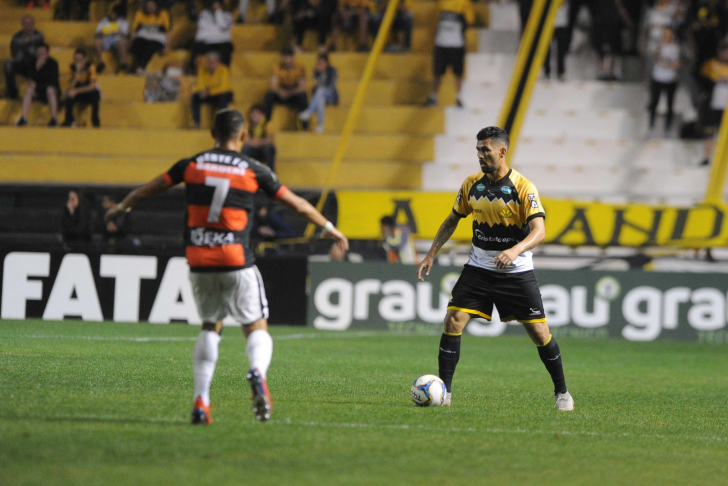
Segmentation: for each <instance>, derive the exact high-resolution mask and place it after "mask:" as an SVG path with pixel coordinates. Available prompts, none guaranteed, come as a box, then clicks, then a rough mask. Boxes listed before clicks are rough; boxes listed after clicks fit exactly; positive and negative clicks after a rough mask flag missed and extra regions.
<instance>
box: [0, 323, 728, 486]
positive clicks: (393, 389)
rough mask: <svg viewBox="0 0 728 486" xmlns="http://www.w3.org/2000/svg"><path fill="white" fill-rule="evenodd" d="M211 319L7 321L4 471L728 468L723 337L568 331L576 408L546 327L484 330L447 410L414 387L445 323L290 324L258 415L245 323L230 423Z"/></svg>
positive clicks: (114, 474) (666, 472)
mask: <svg viewBox="0 0 728 486" xmlns="http://www.w3.org/2000/svg"><path fill="white" fill-rule="evenodd" d="M197 333H198V331H197V328H196V327H192V326H185V325H170V326H153V325H148V324H111V323H102V324H90V323H81V322H63V323H57V322H39V321H2V322H0V393H1V395H0V396H1V397H2V409H1V411H0V484H3V485H18V484H43V485H53V484H64V485H65V484H84V485H89V484H103V485H115V484H119V485H135V486H136V485H142V484H175V485H177V484H194V485H204V484H211V485H224V484H275V485H288V484H298V485H300V484H315V485H319V484H320V485H329V484H335V485H348V484H378V485H382V484H384V485H389V484H408V485H412V484H415V485H417V484H438V485H469V484H498V485H503V484H529V485H533V484H568V485H575V484H585V485H590V486H593V485H599V484H727V483H728V460H727V459H728V418H727V417H728V407H727V405H728V348H726V347H724V346H723V347H721V346H719V345H698V344H692V343H676V342H657V343H628V342H624V341H588V340H570V339H563V340H561V342H560V345H561V350H562V352H563V356H564V362H565V369H566V378H567V383H568V385H569V390H570V391H571V393H572V394H573V395H574V397H575V399H576V410H575V411H574V412H571V413H557V412H556V411H555V410H554V403H553V396H552V388H551V383H550V380H549V377H548V374H547V373H546V371H545V369H544V368H543V365H542V364H541V362H540V360H539V359H538V354H537V352H536V349H535V348H534V346H533V345H532V344H530V342H529V341H528V340H527V338H525V337H499V338H477V337H473V336H467V335H466V336H465V337H464V339H463V346H462V358H461V361H460V365H459V367H458V372H457V374H456V377H455V387H454V392H455V393H454V399H453V406H452V407H451V408H442V409H438V408H417V407H415V406H414V405H413V404H412V403H411V402H410V399H409V387H410V385H411V383H412V381H413V380H414V379H415V378H416V377H418V376H419V375H422V374H426V373H437V343H438V337H437V336H422V335H395V334H387V333H376V332H367V333H363V332H359V333H356V332H349V333H323V332H316V331H313V330H310V329H301V328H281V327H274V328H272V330H271V333H272V334H273V336H274V339H275V350H274V356H273V365H272V367H271V370H270V372H269V385H270V389H271V393H272V396H273V400H274V411H273V418H272V420H271V421H270V422H267V423H259V422H256V421H255V419H254V418H253V415H252V412H251V410H250V403H249V389H248V388H247V383H246V382H245V378H244V376H245V372H246V371H247V368H246V367H247V359H246V357H245V351H244V348H245V342H244V339H243V337H242V335H241V333H240V331H239V330H238V329H236V328H227V329H226V330H225V333H224V338H223V340H222V343H221V345H220V360H219V362H218V366H217V373H216V376H215V381H214V382H213V385H212V401H213V403H214V404H215V407H214V408H213V418H214V421H215V423H214V424H213V425H212V426H210V427H192V426H191V425H189V412H190V407H191V404H192V396H191V394H192V371H191V353H192V345H193V341H194V339H195V336H196V335H197ZM143 338H151V339H143ZM160 338H161V339H160Z"/></svg>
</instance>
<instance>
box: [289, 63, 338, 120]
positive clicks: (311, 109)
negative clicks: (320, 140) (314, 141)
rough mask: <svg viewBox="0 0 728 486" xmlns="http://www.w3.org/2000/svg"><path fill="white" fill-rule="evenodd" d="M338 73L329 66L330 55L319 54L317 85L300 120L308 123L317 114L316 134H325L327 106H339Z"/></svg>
mask: <svg viewBox="0 0 728 486" xmlns="http://www.w3.org/2000/svg"><path fill="white" fill-rule="evenodd" d="M337 77H338V73H337V71H336V68H335V67H333V66H332V65H331V64H329V56H328V54H319V55H318V58H317V59H316V67H315V68H314V70H313V78H314V80H315V81H316V85H315V86H314V87H313V93H312V94H311V103H310V104H309V105H308V108H306V109H305V110H303V111H302V112H301V114H299V115H298V118H299V119H300V120H301V121H304V122H308V120H309V119H310V118H311V115H313V114H314V113H316V133H323V132H324V117H325V116H326V105H338V104H339V92H338V90H337V89H336V79H337Z"/></svg>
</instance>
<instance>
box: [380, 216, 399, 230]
mask: <svg viewBox="0 0 728 486" xmlns="http://www.w3.org/2000/svg"><path fill="white" fill-rule="evenodd" d="M379 224H381V225H382V226H391V227H392V228H394V225H395V222H394V218H393V217H392V216H384V217H383V218H382V219H380V220H379Z"/></svg>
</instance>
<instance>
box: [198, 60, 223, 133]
mask: <svg viewBox="0 0 728 486" xmlns="http://www.w3.org/2000/svg"><path fill="white" fill-rule="evenodd" d="M205 61H206V62H205V66H200V68H199V69H198V71H197V83H196V84H195V88H194V92H193V95H192V121H193V122H194V123H195V128H200V108H201V107H202V103H208V104H211V105H213V106H214V107H215V108H217V109H218V110H224V109H225V108H227V107H228V105H229V104H230V103H231V102H232V101H233V89H232V87H231V86H230V74H228V68H227V67H226V66H225V65H224V64H221V63H220V56H218V55H217V53H216V52H210V53H209V54H208V55H207V56H206V57H205Z"/></svg>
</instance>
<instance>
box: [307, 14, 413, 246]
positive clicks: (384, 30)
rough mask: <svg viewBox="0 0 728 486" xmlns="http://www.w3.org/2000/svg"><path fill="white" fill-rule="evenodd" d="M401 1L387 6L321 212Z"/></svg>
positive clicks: (310, 232)
mask: <svg viewBox="0 0 728 486" xmlns="http://www.w3.org/2000/svg"><path fill="white" fill-rule="evenodd" d="M399 2H400V0H389V5H387V10H386V12H385V13H384V19H383V20H382V25H381V26H380V27H379V32H378V33H377V38H376V39H375V40H374V46H372V51H371V52H370V53H369V57H368V58H367V64H366V67H365V68H364V75H363V76H362V78H361V81H360V82H359V88H358V89H357V91H356V95H355V96H354V101H353V103H352V104H351V108H350V109H349V114H348V115H347V116H346V122H345V123H344V129H343V131H342V132H341V138H340V139H339V145H338V147H337V148H336V153H335V154H334V159H333V161H332V162H331V170H330V171H329V174H328V176H327V177H326V182H325V184H324V190H323V191H322V192H321V197H320V198H319V201H318V203H317V204H316V209H318V210H319V211H321V209H322V208H323V207H324V203H325V202H326V198H327V197H328V195H329V192H331V186H332V185H333V183H334V179H335V178H336V173H337V171H338V170H339V166H340V165H341V161H342V160H343V159H344V154H345V153H346V147H347V145H348V144H349V139H350V138H351V135H352V134H353V133H354V128H355V127H356V123H357V121H358V119H359V113H360V112H361V107H362V105H363V104H364V98H365V97H366V94H367V90H368V89H369V82H370V81H371V80H372V76H373V75H374V68H375V66H376V65H377V60H378V59H379V56H380V55H381V53H382V51H383V50H384V43H385V42H386V41H387V38H388V37H389V31H390V30H391V28H392V23H393V22H394V15H395V14H396V13H397V7H398V6H399ZM315 230H316V228H315V225H313V224H309V225H308V226H307V227H306V232H305V233H304V235H305V236H306V237H307V238H311V237H312V236H313V234H314V231H315Z"/></svg>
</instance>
